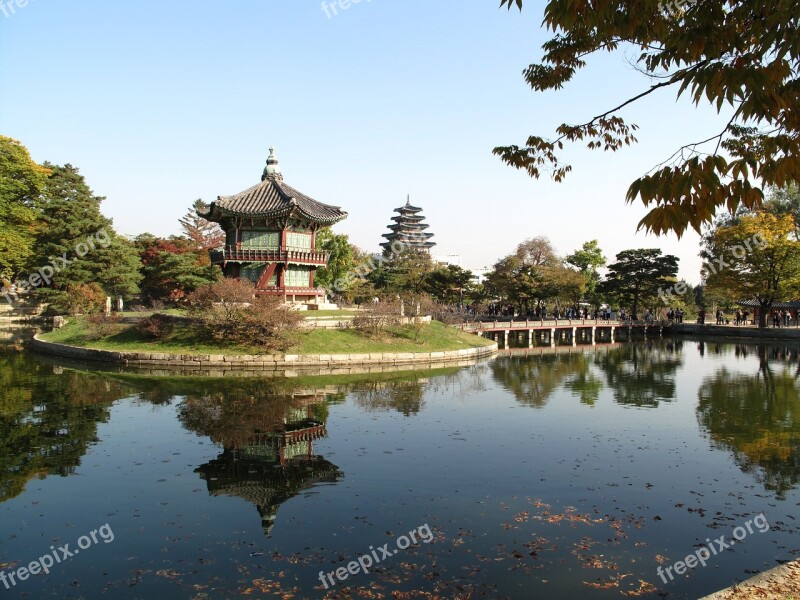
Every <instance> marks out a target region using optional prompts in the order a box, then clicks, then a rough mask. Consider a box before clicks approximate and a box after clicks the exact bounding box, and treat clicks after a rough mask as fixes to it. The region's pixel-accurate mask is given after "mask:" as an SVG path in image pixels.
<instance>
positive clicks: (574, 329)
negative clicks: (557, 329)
mask: <svg viewBox="0 0 800 600" xmlns="http://www.w3.org/2000/svg"><path fill="white" fill-rule="evenodd" d="M577 334H578V328H577V327H573V328H572V345H573V346H577V345H578V338H577V337H575V336H576V335H577Z"/></svg>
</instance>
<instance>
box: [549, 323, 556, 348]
mask: <svg viewBox="0 0 800 600" xmlns="http://www.w3.org/2000/svg"><path fill="white" fill-rule="evenodd" d="M550 345H551V346H555V345H556V328H555V327H553V328H552V329H551V330H550Z"/></svg>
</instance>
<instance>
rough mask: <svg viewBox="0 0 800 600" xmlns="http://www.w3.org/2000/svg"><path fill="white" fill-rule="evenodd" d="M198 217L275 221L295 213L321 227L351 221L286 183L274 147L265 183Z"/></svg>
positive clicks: (216, 204)
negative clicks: (256, 218)
mask: <svg viewBox="0 0 800 600" xmlns="http://www.w3.org/2000/svg"><path fill="white" fill-rule="evenodd" d="M198 214H199V215H200V216H201V217H203V218H205V219H208V220H209V221H216V222H219V221H220V220H221V219H224V218H226V217H258V218H267V219H275V218H281V217H287V216H289V215H292V214H293V215H296V216H297V215H299V216H302V217H304V218H305V219H307V220H309V221H312V222H314V223H319V224H321V225H333V224H334V223H337V222H339V221H341V220H343V219H345V218H347V213H346V212H345V211H343V210H342V209H341V208H340V207H338V206H331V205H329V204H323V203H322V202H318V201H317V200H314V199H313V198H311V197H309V196H306V195H305V194H303V193H302V192H299V191H298V190H296V189H294V188H293V187H291V186H289V185H287V184H286V183H284V181H283V175H282V174H281V172H280V168H279V167H278V161H277V159H276V158H275V157H274V150H273V149H272V148H270V158H269V160H268V161H267V168H265V169H264V174H263V175H262V178H261V183H259V184H256V185H254V186H253V187H251V188H248V189H246V190H245V191H243V192H240V193H238V194H235V195H233V196H220V197H218V198H217V200H216V201H215V202H212V203H211V206H209V207H208V210H206V211H205V212H201V211H198Z"/></svg>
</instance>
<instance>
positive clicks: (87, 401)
mask: <svg viewBox="0 0 800 600" xmlns="http://www.w3.org/2000/svg"><path fill="white" fill-rule="evenodd" d="M0 390H2V394H1V395H0V502H5V501H6V500H9V499H11V498H14V497H16V496H18V495H19V494H21V493H22V492H23V491H24V490H25V485H26V484H27V483H28V481H30V480H31V479H33V478H35V477H38V478H40V479H43V478H45V477H47V476H48V475H59V476H62V477H66V476H68V475H71V474H72V473H74V471H75V468H76V467H78V466H79V465H80V464H81V458H82V457H83V455H84V454H85V453H86V451H87V449H88V447H89V445H90V444H92V443H94V442H96V441H97V425H98V424H99V423H104V422H106V421H107V420H108V416H109V411H108V407H109V405H110V404H111V403H112V402H113V401H114V400H117V399H119V398H123V397H125V396H128V395H130V389H129V388H128V387H127V386H125V385H121V384H119V383H115V382H113V381H110V380H108V379H106V378H104V377H101V376H96V375H91V374H86V373H79V372H75V371H65V370H63V369H60V368H58V367H48V366H46V365H43V364H39V363H35V362H32V361H30V360H29V359H28V358H27V357H26V356H25V355H24V354H21V353H19V352H13V351H9V350H8V349H4V348H0Z"/></svg>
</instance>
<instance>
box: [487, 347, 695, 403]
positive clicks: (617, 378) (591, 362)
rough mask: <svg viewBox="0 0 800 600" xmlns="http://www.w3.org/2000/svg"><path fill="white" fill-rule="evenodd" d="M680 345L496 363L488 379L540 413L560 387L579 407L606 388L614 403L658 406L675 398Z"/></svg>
mask: <svg viewBox="0 0 800 600" xmlns="http://www.w3.org/2000/svg"><path fill="white" fill-rule="evenodd" d="M681 353H682V342H680V341H673V340H669V341H667V340H658V341H651V342H645V343H636V344H624V345H620V346H617V347H614V348H598V349H597V350H595V351H593V352H585V351H583V350H578V351H575V352H568V353H566V352H561V353H555V354H541V355H533V356H506V357H500V358H498V359H497V360H495V361H494V362H493V363H492V365H491V368H492V375H493V377H494V379H495V381H497V382H498V383H499V384H501V385H502V386H503V387H505V388H506V389H507V390H509V391H510V392H511V393H512V394H514V397H515V398H516V399H517V401H519V402H520V403H522V404H525V405H527V406H533V407H537V408H541V407H544V406H546V405H547V403H548V401H549V400H550V397H551V396H552V395H553V393H554V392H556V391H557V390H558V389H559V388H561V387H563V388H564V389H566V390H568V391H569V392H570V393H571V394H572V395H573V396H575V397H577V398H578V399H579V400H580V401H581V403H582V404H586V405H589V406H591V405H594V404H595V403H596V402H597V401H598V399H599V398H600V393H601V392H602V391H603V390H604V389H605V388H609V389H611V390H612V393H613V396H614V400H615V401H616V402H617V403H619V404H624V405H631V406H640V407H653V408H654V407H657V406H658V404H659V402H661V401H670V400H673V399H674V398H675V374H676V372H677V370H678V368H679V367H680V366H681V364H682V359H681Z"/></svg>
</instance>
